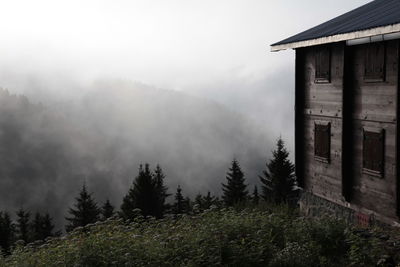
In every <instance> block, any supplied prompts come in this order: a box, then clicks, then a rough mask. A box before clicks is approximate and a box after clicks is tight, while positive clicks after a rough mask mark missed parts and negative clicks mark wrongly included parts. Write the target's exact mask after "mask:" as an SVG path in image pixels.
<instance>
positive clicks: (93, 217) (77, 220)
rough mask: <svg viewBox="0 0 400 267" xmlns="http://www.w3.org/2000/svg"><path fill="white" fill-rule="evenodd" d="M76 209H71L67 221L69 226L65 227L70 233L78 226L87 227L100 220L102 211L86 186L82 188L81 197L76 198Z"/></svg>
mask: <svg viewBox="0 0 400 267" xmlns="http://www.w3.org/2000/svg"><path fill="white" fill-rule="evenodd" d="M75 201H76V202H75V204H74V208H69V210H68V213H69V214H70V215H71V216H70V217H66V218H65V219H66V220H67V221H68V222H69V224H68V225H67V226H66V227H65V229H66V230H67V232H68V231H71V230H73V229H74V228H76V227H78V226H85V225H87V224H89V223H95V222H97V221H98V220H99V219H100V209H99V208H98V207H97V203H96V202H95V200H94V199H93V197H92V194H90V193H89V192H88V191H87V189H86V185H83V186H82V190H81V191H80V193H79V197H77V198H75Z"/></svg>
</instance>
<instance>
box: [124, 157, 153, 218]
mask: <svg viewBox="0 0 400 267" xmlns="http://www.w3.org/2000/svg"><path fill="white" fill-rule="evenodd" d="M156 188H157V187H156V183H155V181H154V179H153V173H152V172H151V171H150V167H149V164H147V163H146V164H145V167H144V169H143V166H142V165H140V167H139V174H138V176H137V177H136V178H135V180H134V182H133V186H132V187H131V188H130V189H129V191H128V194H127V195H126V196H125V197H124V199H123V202H122V205H121V213H120V215H121V216H122V217H123V218H125V219H133V218H134V217H135V216H136V214H135V212H134V211H133V210H134V209H140V210H141V212H142V215H143V216H149V215H150V216H154V217H156V216H157V215H158V209H159V195H158V193H159V191H158V189H156Z"/></svg>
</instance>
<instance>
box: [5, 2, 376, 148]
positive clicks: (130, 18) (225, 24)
mask: <svg viewBox="0 0 400 267" xmlns="http://www.w3.org/2000/svg"><path fill="white" fill-rule="evenodd" d="M367 2H369V1H366V0H353V1H348V0H325V1H320V0H302V1H298V0H281V1H270V0H201V1H200V0H196V1H195V0H168V1H166V0H68V1H59V0H35V1H30V0H13V1H10V0H9V1H5V0H1V1H0V10H1V15H0V34H1V42H0V86H1V87H3V88H4V87H5V88H8V89H9V90H11V91H16V92H23V93H27V94H31V95H32V94H33V93H34V92H32V86H31V85H32V83H33V82H34V81H35V82H36V83H38V81H40V82H39V84H40V86H41V87H46V88H50V89H51V92H52V93H53V95H58V96H62V97H64V96H70V95H75V94H77V93H79V90H84V89H82V88H85V86H70V85H71V84H75V85H76V84H80V85H83V84H90V83H91V82H92V81H94V80H96V79H108V78H109V79H125V80H129V81H139V82H142V83H145V84H149V85H152V86H156V87H158V88H164V89H172V90H179V91H183V92H185V93H188V94H194V95H197V96H201V97H205V98H209V99H212V100H215V101H218V102H221V103H222V104H225V105H227V107H229V108H231V109H233V110H236V111H239V112H242V113H244V114H246V115H248V116H249V117H251V118H253V119H254V120H256V121H259V122H260V123H263V124H264V123H269V122H270V121H272V124H273V125H274V127H273V128H274V129H275V132H274V134H279V133H281V134H283V135H284V136H285V137H287V139H289V143H292V129H291V128H290V127H291V125H292V117H290V116H291V114H292V111H293V108H292V106H293V93H294V88H293V84H294V74H293V73H294V71H293V69H294V52H293V51H282V52H279V53H272V52H270V47H269V46H270V44H272V43H274V42H277V41H280V40H282V39H284V38H286V37H289V36H291V35H293V34H296V33H298V32H300V31H303V30H306V29H308V28H310V27H312V26H315V25H317V24H319V23H322V22H324V21H326V20H328V19H330V18H333V17H336V16H338V15H340V14H342V13H344V12H347V11H350V10H351V9H353V8H356V7H358V6H361V5H363V4H365V3H367ZM40 86H39V87H40ZM72 88H74V89H72ZM77 88H78V89H77ZM36 89H37V86H36V87H35V90H36ZM29 90H30V91H29ZM77 91H78V92H77ZM279 111H280V112H279ZM268 114H272V115H273V116H272V115H268ZM279 114H282V115H279Z"/></svg>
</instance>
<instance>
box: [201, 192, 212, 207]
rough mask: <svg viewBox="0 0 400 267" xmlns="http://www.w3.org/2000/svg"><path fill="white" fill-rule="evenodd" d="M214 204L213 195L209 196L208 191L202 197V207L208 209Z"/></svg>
mask: <svg viewBox="0 0 400 267" xmlns="http://www.w3.org/2000/svg"><path fill="white" fill-rule="evenodd" d="M214 204H215V197H213V196H211V193H210V191H208V192H207V195H206V196H205V197H204V198H203V205H204V206H203V207H204V209H209V208H210V207H211V205H214Z"/></svg>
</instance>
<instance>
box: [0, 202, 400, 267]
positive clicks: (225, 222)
mask: <svg viewBox="0 0 400 267" xmlns="http://www.w3.org/2000/svg"><path fill="white" fill-rule="evenodd" d="M368 233H370V235H369V236H368V237H366V235H365V232H363V231H356V230H354V229H352V228H350V227H348V226H347V225H346V224H344V223H342V222H339V221H336V220H330V219H323V220H312V219H306V218H303V217H300V216H298V215H297V214H296V212H293V211H290V210H289V209H286V208H281V209H274V210H271V209H270V210H268V209H267V211H265V209H264V210H260V209H259V208H257V209H251V210H250V209H245V210H241V211H236V210H234V209H228V210H225V209H222V210H207V211H206V212H204V213H201V214H196V215H182V216H180V215H179V216H178V217H177V218H174V217H169V218H164V219H160V220H156V219H147V220H144V219H143V217H140V216H139V217H137V218H136V219H135V221H131V222H124V221H122V220H120V219H111V220H108V221H105V222H98V223H96V224H94V225H89V226H86V227H83V228H82V227H80V228H77V229H75V230H74V231H72V232H71V233H69V234H68V235H66V236H64V237H62V238H52V239H50V240H48V241H47V242H46V243H44V244H36V245H28V246H26V247H22V246H20V247H17V248H15V249H14V251H13V253H12V254H11V256H9V257H7V258H4V259H2V260H1V264H0V266H376V265H377V263H378V262H379V264H382V265H381V266H390V265H388V264H391V261H392V262H393V263H394V262H395V261H396V260H397V261H398V260H399V259H398V258H397V259H396V253H397V252H396V249H398V248H395V247H390V248H388V247H387V246H383V245H382V242H386V243H387V242H388V240H389V239H386V240H383V239H382V238H381V237H380V236H379V235H377V234H374V233H373V232H372V231H370V232H368Z"/></svg>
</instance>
